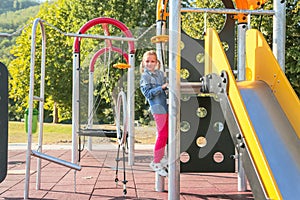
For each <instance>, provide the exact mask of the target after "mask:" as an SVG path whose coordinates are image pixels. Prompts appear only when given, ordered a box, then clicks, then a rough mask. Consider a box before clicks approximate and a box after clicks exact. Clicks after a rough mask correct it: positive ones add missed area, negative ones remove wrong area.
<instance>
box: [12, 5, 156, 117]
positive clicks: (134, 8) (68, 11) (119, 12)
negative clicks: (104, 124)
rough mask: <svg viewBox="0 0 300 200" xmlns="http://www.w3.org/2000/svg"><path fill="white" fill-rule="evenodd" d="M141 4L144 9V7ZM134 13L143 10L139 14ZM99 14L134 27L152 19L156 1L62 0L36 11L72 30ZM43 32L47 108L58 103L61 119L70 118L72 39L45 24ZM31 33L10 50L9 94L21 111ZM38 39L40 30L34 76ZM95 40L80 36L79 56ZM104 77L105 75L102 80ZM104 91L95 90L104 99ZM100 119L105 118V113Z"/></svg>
mask: <svg viewBox="0 0 300 200" xmlns="http://www.w3.org/2000/svg"><path fill="white" fill-rule="evenodd" d="M144 8H147V9H146V10H144ZM137 13H142V14H141V15H139V14H137ZM99 16H106V17H112V18H115V19H119V20H120V19H121V20H120V21H122V22H124V23H125V24H126V25H127V26H128V27H129V28H136V27H138V26H140V25H144V26H146V25H148V24H152V23H154V22H155V2H153V1H146V0H144V1H138V2H137V1H133V0H131V1H127V2H126V3H124V1H120V0H115V1H108V2H103V1H100V0H87V1H84V2H82V1H80V0H61V1H57V2H54V3H45V4H43V6H42V7H41V9H40V12H39V13H38V15H37V17H39V18H41V19H43V20H45V21H46V22H47V23H49V24H51V25H52V26H55V27H56V28H58V29H60V30H61V31H62V32H65V33H75V32H77V31H78V30H79V28H80V27H81V26H82V25H83V24H85V23H86V22H87V21H89V20H91V19H93V18H96V17H99ZM127 22H128V23H127ZM99 30H100V28H98V29H97V28H96V29H93V30H91V31H90V32H89V34H99V33H101V32H100V31H99ZM113 31H115V30H112V34H114V33H115V32H113ZM46 33H47V56H46V57H47V58H46V79H45V80H46V84H45V85H46V88H45V96H46V108H47V109H48V110H53V105H57V107H58V109H59V113H60V118H61V120H63V119H70V118H71V102H72V101H71V99H72V45H73V40H74V39H73V38H68V37H65V36H64V35H62V34H61V33H60V32H59V31H57V30H55V29H54V28H53V27H51V26H48V25H47V26H46ZM117 34H118V33H117ZM30 35H31V31H30V27H29V28H27V29H26V30H25V31H24V32H23V33H22V35H21V36H20V37H18V38H17V41H16V45H15V46H14V48H13V50H12V51H11V52H12V54H13V55H14V56H15V57H16V59H15V60H13V61H12V62H11V63H10V65H9V69H10V72H11V75H12V79H13V80H12V81H11V93H10V96H11V97H12V98H13V99H14V100H15V102H16V106H17V107H18V110H17V111H18V112H22V110H24V108H25V107H27V103H25V102H26V101H27V95H28V89H29V88H28V87H29V65H30V40H29V38H30ZM40 43H41V39H40V34H38V35H37V51H36V66H37V67H36V74H37V75H36V80H38V78H39V75H38V74H39V73H38V72H39V67H38V66H40V57H41V55H40V54H41V50H40V48H41V47H40ZM97 44H99V41H96V40H88V39H83V43H82V48H81V57H82V58H84V57H86V56H87V55H89V54H90V53H91V52H93V51H95V49H96V45H97ZM125 48H126V47H125ZM114 73H115V74H114V75H113V76H112V79H113V81H114V82H115V83H116V82H117V80H118V79H119V77H120V72H118V71H117V70H115V71H114ZM103 80H104V78H103V79H102V80H101V81H103ZM37 83H38V82H37ZM37 83H36V91H35V93H36V94H38V90H39V84H37ZM113 86H114V84H112V85H111V86H110V87H109V88H106V90H108V91H109V92H111V91H112V89H113ZM109 92H108V93H109ZM106 93H107V92H106ZM106 93H105V90H102V91H98V95H101V96H104V98H105V99H106V100H107V99H108V98H107V94H106ZM107 103H108V102H107V101H106V102H105V103H104V105H105V106H106V104H107ZM109 112H110V113H112V110H111V109H110V111H109ZM106 114H107V113H105V115H106ZM103 119H105V116H104V117H103Z"/></svg>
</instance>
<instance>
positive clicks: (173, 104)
mask: <svg viewBox="0 0 300 200" xmlns="http://www.w3.org/2000/svg"><path fill="white" fill-rule="evenodd" d="M247 2H248V1H247ZM249 2H250V1H249ZM253 2H254V1H253ZM257 2H260V3H262V2H263V1H257ZM223 3H224V4H225V6H226V9H201V8H193V9H192V8H183V9H181V4H180V1H170V3H169V11H170V12H169V13H166V10H167V9H166V4H167V1H159V3H158V10H160V11H162V12H159V13H160V14H161V13H163V14H162V15H160V14H158V16H159V17H158V19H159V20H158V22H157V24H158V26H157V36H155V37H153V39H152V42H153V43H156V45H157V50H158V57H159V60H160V61H161V63H164V62H165V58H166V55H164V54H163V53H162V52H163V51H161V50H164V45H165V43H166V42H167V41H168V42H169V56H168V59H169V62H168V64H169V69H163V70H165V72H166V73H168V74H169V85H170V89H169V108H170V109H169V122H170V124H169V128H170V129H169V136H170V137H169V145H168V149H169V151H168V152H169V176H168V177H169V189H168V190H169V199H172V200H173V199H175V200H176V199H178V198H179V193H180V192H179V188H180V178H179V174H180V167H181V169H187V170H189V169H191V168H190V167H184V166H187V165H191V163H192V162H193V159H192V161H188V162H186V163H182V162H181V163H180V159H179V158H180V153H182V150H183V149H184V150H187V148H188V147H187V146H184V145H185V144H191V143H193V145H195V144H196V145H197V146H196V149H198V150H199V149H200V150H201V149H202V150H204V149H205V148H207V149H209V151H208V150H206V151H205V152H208V153H210V152H212V153H213V152H214V147H215V146H214V144H216V143H205V142H203V141H205V137H204V138H202V137H199V136H203V135H197V136H196V135H195V136H194V135H193V136H194V139H195V140H191V138H188V139H189V141H184V138H187V137H182V135H181V134H182V133H180V131H182V130H180V129H179V127H181V129H182V127H188V126H179V125H181V124H183V125H185V124H186V123H180V117H181V116H183V115H180V114H181V112H180V108H181V106H188V104H186V105H185V104H184V100H182V99H181V94H192V95H194V94H199V93H201V91H202V92H205V93H209V95H210V96H208V97H201V98H202V100H203V99H205V98H206V99H208V98H209V103H211V102H214V101H215V100H214V97H216V100H217V101H218V102H214V103H215V104H214V105H212V110H211V112H212V113H213V114H215V113H220V114H222V113H223V112H224V113H223V115H215V116H216V118H215V119H216V121H217V122H218V121H220V120H221V118H225V119H226V123H227V124H220V123H218V124H217V126H216V127H217V130H222V136H223V131H225V132H226V131H227V130H226V129H227V128H226V127H227V126H228V129H229V130H228V134H227V135H226V134H224V135H226V140H223V141H228V143H229V144H230V145H229V146H230V147H229V148H230V149H229V151H228V152H230V153H228V154H227V153H226V154H224V152H225V151H227V150H228V147H227V146H226V145H224V148H225V149H224V151H222V152H223V155H225V156H224V158H225V159H223V160H222V162H220V163H221V164H222V163H225V161H227V160H228V162H230V163H231V164H232V163H233V162H234V161H230V160H229V159H228V156H227V155H233V154H234V153H233V151H234V149H233V147H234V146H233V145H231V143H232V141H231V140H230V141H229V140H227V138H229V139H231V138H232V140H233V143H234V144H235V147H237V149H236V150H237V152H238V155H237V157H239V160H243V162H240V166H242V165H243V166H245V167H239V169H243V168H245V170H246V174H247V177H248V179H249V182H250V184H251V189H252V190H253V193H254V196H255V197H257V198H272V199H273V198H274V199H281V198H291V197H292V196H297V195H299V194H298V193H297V192H298V191H299V188H297V186H295V187H293V188H292V189H291V188H287V187H288V186H289V185H290V184H288V183H287V180H288V179H286V178H285V177H283V175H282V174H283V171H282V169H280V167H277V166H278V163H279V162H280V161H281V160H279V161H278V160H276V159H274V156H272V154H274V152H273V150H272V149H271V150H270V149H269V148H268V143H269V141H266V139H265V138H263V137H261V134H260V132H259V131H257V129H260V128H262V126H261V122H260V123H258V122H256V120H257V119H256V118H255V117H253V116H254V115H255V112H253V113H254V114H253V113H252V112H250V111H251V110H252V106H253V102H251V103H247V101H248V100H249V99H250V100H251V99H252V100H255V103H258V104H262V107H263V110H264V111H266V112H265V113H270V115H269V116H267V117H265V118H264V119H260V120H266V121H265V122H266V123H267V124H268V126H267V128H266V129H264V131H265V132H268V133H271V134H272V133H274V134H272V135H269V137H268V138H270V137H274V140H272V142H274V144H277V145H278V146H279V147H280V148H277V149H283V153H284V155H283V154H282V153H281V154H280V152H277V151H276V153H279V155H282V156H285V155H288V156H287V158H286V159H285V160H284V162H285V163H284V164H285V165H284V166H283V168H285V169H286V168H292V170H291V172H290V173H289V174H288V176H287V177H288V178H289V179H290V180H292V183H294V184H295V185H296V184H297V182H299V179H298V177H299V169H298V167H297V166H299V159H298V158H297V157H296V156H295V155H296V153H295V151H294V148H295V149H298V147H299V144H298V143H297V142H295V141H298V139H299V134H300V133H299V125H298V124H297V119H299V114H297V113H295V111H294V110H299V99H298V98H297V97H296V96H295V93H294V92H293V90H292V89H291V88H290V85H289V83H288V82H287V81H286V79H285V76H284V74H283V73H282V72H281V71H280V70H279V67H278V66H279V65H278V64H276V63H277V61H276V60H275V59H273V56H272V55H271V54H270V50H266V49H268V48H266V46H267V45H265V42H263V41H264V40H263V39H262V37H261V35H260V34H259V33H253V31H252V30H250V31H248V32H247V34H248V33H249V35H248V36H246V30H247V29H248V28H247V25H246V26H245V24H246V23H247V22H248V21H247V20H245V17H246V18H247V19H249V18H250V16H251V14H259V15H260V14H266V15H274V27H275V26H277V28H275V29H274V37H273V38H274V43H273V53H274V55H275V57H276V58H277V60H278V63H280V66H281V68H282V70H283V68H284V42H283V41H284V36H285V34H284V29H283V28H280V27H284V26H283V25H282V24H281V25H280V23H283V24H284V20H283V18H284V16H283V14H284V12H283V10H284V7H285V3H284V2H280V1H277V0H275V1H274V11H265V10H247V9H249V8H250V7H249V6H248V5H246V6H245V4H239V3H242V1H236V6H237V8H238V9H233V8H234V6H233V4H232V2H231V1H229V0H224V1H223ZM181 12H202V13H223V14H227V15H237V16H238V20H240V21H239V22H240V23H239V24H238V27H239V28H238V45H237V46H238V52H240V53H239V54H238V68H237V73H235V75H237V76H238V80H239V81H240V82H239V83H238V84H236V83H235V78H234V76H233V74H232V72H231V71H232V70H233V66H234V64H233V61H232V59H233V54H230V53H232V52H233V49H234V45H233V44H234V43H232V41H233V38H234V37H233V36H234V32H233V30H230V31H232V32H231V34H229V35H228V36H225V35H224V36H222V33H220V36H218V37H220V39H221V41H223V40H224V39H225V38H227V37H230V38H231V40H230V41H228V40H227V41H226V42H227V44H228V45H229V47H230V48H229V51H226V53H224V51H223V48H222V47H221V46H222V45H221V42H220V39H218V37H217V36H216V34H215V32H214V31H213V30H211V29H207V30H206V29H205V32H206V40H205V51H203V49H201V47H200V46H201V45H199V46H197V47H192V46H191V45H185V48H183V49H181V48H180V46H179V42H180V41H183V40H184V39H186V38H183V37H182V35H183V34H181V32H182V31H181V29H180V13H181ZM167 15H169V27H168V28H169V36H168V37H166V36H165V34H166V33H165V31H166V27H165V25H166V17H167ZM227 20H229V21H228V23H231V25H232V26H231V28H234V26H233V25H234V20H233V19H232V18H229V17H228V18H227ZM108 21H109V22H112V23H113V24H114V25H116V22H115V21H114V20H110V19H109V20H108ZM105 22H107V21H105ZM105 22H104V21H102V20H100V19H95V20H92V21H91V22H89V23H88V25H85V26H84V27H82V29H81V30H80V31H79V33H77V34H73V33H63V34H64V35H65V36H69V37H76V40H75V42H74V59H73V124H72V127H73V132H72V135H73V138H72V141H73V154H72V163H70V162H64V161H62V160H59V159H57V158H53V157H51V156H49V155H46V154H43V153H41V152H40V150H41V149H42V148H41V144H39V148H38V151H32V150H31V132H32V130H30V127H31V126H32V124H30V123H31V121H32V110H33V107H32V106H30V107H29V116H28V117H29V119H28V121H29V122H28V123H29V130H28V131H29V134H28V151H27V158H26V159H29V161H28V162H29V165H30V156H31V155H33V156H36V157H38V158H43V159H48V160H50V161H52V162H56V163H58V164H61V165H64V166H67V167H70V168H73V169H76V170H80V166H79V165H77V164H75V163H77V160H78V155H77V135H78V134H79V133H81V134H84V131H83V129H81V126H80V119H79V118H80V117H79V113H78V112H79V107H80V105H79V103H80V99H79V85H78V84H79V81H78V80H79V75H80V63H79V53H80V51H79V45H80V40H81V38H92V39H104V40H107V41H109V40H113V39H115V40H120V41H128V42H130V43H131V42H134V41H136V39H134V38H133V37H132V36H131V35H128V37H114V36H109V35H108V34H107V35H104V36H102V35H89V34H85V32H86V31H87V30H88V29H89V28H90V27H92V26H93V25H96V24H98V23H100V24H101V23H105ZM38 23H39V24H40V25H41V27H42V28H41V29H42V34H43V35H44V32H43V21H42V20H39V19H38V20H36V21H35V23H34V27H36V26H37V25H38ZM248 23H249V22H248ZM248 26H249V24H248ZM226 27H227V28H228V25H227V26H226ZM33 32H34V33H35V28H33ZM32 38H33V41H34V40H35V34H33V36H32ZM167 38H169V39H167ZM43 41H45V38H44V36H43ZM246 41H247V42H246ZM253 41H255V42H253ZM184 42H185V43H186V44H189V43H188V42H189V39H186V41H184ZM33 43H35V41H34V42H33ZM199 43H201V42H199ZM252 43H253V44H252ZM108 44H109V43H108ZM202 44H203V45H204V42H202ZM260 44H263V45H262V46H260ZM203 45H202V46H203ZM33 46H34V45H33ZM43 46H45V43H44V42H43ZM129 46H130V45H129ZM278 47H280V48H278ZM33 49H34V48H32V51H33V52H32V58H34V50H33ZM42 49H44V50H45V48H44V47H43V48H42ZM44 50H43V52H42V65H43V64H44V63H45V60H44V59H45V58H44ZM104 51H105V50H104ZM257 51H259V52H262V53H263V54H262V55H263V59H262V57H258V56H257V54H256V53H255V52H257ZM193 52H196V53H202V54H203V55H205V67H204V63H202V64H201V63H196V65H198V66H199V65H200V66H203V67H202V68H201V67H200V68H201V70H200V73H199V70H198V69H195V68H194V67H191V68H189V67H187V66H185V63H186V64H187V65H189V64H190V63H192V62H191V61H187V62H186V61H185V60H184V58H185V55H184V54H185V53H186V55H189V56H191V55H190V54H191V53H193ZM245 52H247V57H245V56H244V55H245ZM266 52H268V53H266ZM225 54H226V56H225ZM216 55H218V57H216ZM219 55H220V56H219ZM248 55H252V57H251V56H250V57H248ZM193 56H194V57H195V55H193ZM193 56H191V57H193ZM259 60H264V61H266V63H268V65H270V68H267V69H266V68H264V69H263V70H262V69H261V68H259V66H262V65H263V64H262V63H260V62H259ZM133 61H134V48H131V49H130V50H129V64H130V63H132V62H133ZM181 61H182V62H181ZM133 63H134V62H133ZM31 64H32V65H31V66H34V59H33V60H32V61H31ZM130 65H131V64H130ZM191 66H194V65H191ZM124 67H126V68H127V67H128V65H124ZM185 67H186V69H187V70H192V71H191V73H190V74H191V76H190V78H188V80H187V82H181V81H182V80H181V78H180V68H185ZM41 68H42V70H41V72H42V74H41V77H43V66H42V67H41ZM133 68H134V67H131V68H129V69H128V80H129V84H128V89H127V90H128V93H129V97H130V98H129V99H128V100H127V101H126V98H124V97H126V96H125V95H123V94H121V93H120V96H119V98H118V102H119V101H120V103H119V104H118V105H117V110H118V111H120V110H122V109H121V108H123V114H124V109H125V108H126V107H125V106H124V105H125V104H126V105H127V110H128V115H127V116H123V120H125V121H123V125H124V126H125V125H126V124H127V123H126V121H128V131H124V130H126V128H125V127H124V128H120V125H119V124H118V125H117V127H118V128H117V131H118V130H119V133H117V135H118V136H117V137H118V138H119V146H118V153H119V150H120V148H123V147H124V144H125V140H126V139H125V138H127V132H128V134H129V137H128V138H129V141H128V142H129V163H131V164H133V150H134V147H133V146H131V145H132V144H133V142H132V141H133V138H134V129H133V119H134V118H133V117H134V113H133V111H134V99H131V98H133V96H134V95H133V93H132V92H133V85H132V83H133V82H130V81H133V80H134V74H133ZM31 71H32V70H31ZM249 72H251V73H249ZM31 73H33V72H31ZM220 74H221V75H220ZM274 74H276V77H274ZM206 75H207V76H206ZM202 76H205V77H204V78H203V79H202V81H200V78H201V77H202ZM31 77H32V74H31ZM41 80H42V79H41ZM244 80H246V81H244ZM190 81H192V82H190ZM257 81H258V82H257ZM262 81H263V82H266V83H267V85H266V84H264V83H263V84H262V83H261V82H262ZM282 83H283V84H282ZM41 84H42V81H41ZM41 86H42V85H41ZM33 88H34V87H33V86H32V87H31V91H33ZM41 88H42V87H41ZM270 88H271V91H272V92H273V94H272V93H270ZM41 91H42V90H41ZM249 91H250V92H249ZM282 91H285V92H282ZM251 92H253V93H254V94H258V97H256V96H255V95H254V96H255V98H254V96H252V95H253V94H249V93H251ZM212 93H213V94H212ZM262 93H266V96H261V94H262ZM240 94H241V95H240ZM184 96H185V95H184ZM241 96H242V97H241ZM285 96H289V97H290V98H291V99H293V101H292V103H291V104H289V105H288V106H287V105H285V104H284V103H283V101H284V98H283V97H285ZM249 97H250V98H249ZM197 98H198V97H197ZM195 99H196V98H194V99H193V101H194V102H195V101H196V100H197V101H198V99H196V100H195ZM274 99H275V100H274ZM29 100H30V102H32V101H33V100H38V101H40V108H41V105H42V103H43V94H42V92H41V94H40V96H39V97H35V96H33V93H30V95H29ZM265 101H267V102H270V103H269V104H270V105H271V106H270V107H264V104H263V103H264V102H265ZM125 102H127V103H125ZM276 102H277V103H276ZM209 103H207V104H209ZM122 105H123V106H122ZM244 105H245V106H244ZM218 106H219V107H218ZM250 108H251V109H250ZM213 109H215V110H213ZM276 109H279V110H282V111H283V112H281V111H279V113H280V114H278V113H277V112H271V111H272V110H276ZM192 110H195V109H192ZM203 110H204V109H202V108H200V109H199V111H200V114H201V113H202V114H203V113H205V112H203ZM253 110H254V109H253ZM41 111H43V110H40V112H39V113H42V112H41ZM226 111H230V112H229V113H228V112H226ZM119 113H120V112H119ZM125 113H126V112H125ZM237 113H238V114H239V115H237ZM183 114H184V113H183ZM40 115H41V114H40ZM200 116H201V115H200ZM270 116H272V117H270ZM198 117H199V116H198ZM117 118H118V121H120V118H121V116H120V115H119V114H118V117H117ZM42 120H43V118H40V121H42ZM274 120H275V121H276V120H279V121H282V127H287V128H286V129H284V130H283V129H281V128H280V127H278V126H277V125H276V124H274V123H273V122H274ZM40 124H42V123H40ZM189 124H190V125H194V124H199V122H196V123H194V122H193V123H189ZM273 126H274V127H275V128H274V129H272V128H271V127H273ZM291 127H292V128H291ZM191 128H193V127H191ZM41 130H42V127H40V131H41ZM120 130H123V131H120ZM197 131H198V129H197V130H194V131H191V132H197ZM205 131H206V132H207V131H208V130H204V131H201V132H202V133H203V132H205ZM293 131H294V132H293ZM182 132H186V131H182ZM219 132H221V131H219ZM285 132H287V133H288V134H286V135H283V133H285ZM94 134H98V133H94ZM99 134H100V135H101V134H102V133H101V132H99ZM104 134H105V133H104ZM114 134H115V133H114ZM197 134H198V133H197ZM295 135H296V136H298V138H297V137H296V138H294V137H295ZM205 136H206V135H205ZM208 136H209V135H208ZM275 136H276V137H275ZM276 138H283V140H282V141H284V142H281V140H280V139H279V140H277V139H276ZM213 139H215V142H218V141H219V140H222V138H221V137H219V138H217V137H214V138H213ZM272 139H273V138H272ZM181 140H182V141H183V142H182V143H181ZM206 141H207V142H210V141H208V138H206ZM230 142H231V143H230ZM224 143H227V142H224ZM182 144H183V146H182ZM203 144H206V145H205V146H202V145H203ZM237 145H238V146H237ZM288 145H290V146H291V147H289V146H288ZM131 151H132V152H131ZM187 151H188V150H187ZM130 152H131V153H130ZM190 152H193V151H190ZM196 152H197V151H196ZM198 152H199V155H200V157H201V155H202V154H201V152H200V151H198ZM123 153H124V149H123ZM188 153H189V152H188ZM199 155H196V156H198V157H199ZM207 155H208V154H207ZM193 156H194V155H193V154H190V158H191V157H193ZM210 156H211V154H210ZM282 156H279V157H281V158H282ZM117 157H118V156H117ZM123 157H124V156H123ZM123 163H124V162H123ZM194 163H196V162H194ZM220 163H219V164H217V165H216V166H217V167H219V166H220V165H221V164H220ZM249 163H251V165H249V166H247V164H249ZM273 163H276V164H277V165H273ZM295 163H296V164H295ZM27 165H28V164H27ZM117 165H118V164H117ZM180 165H181V166H180ZM231 167H232V166H231ZM117 168H118V167H117ZM192 169H193V170H199V168H198V167H197V166H193V168H192ZM224 169H228V167H225V168H224ZM202 170H203V169H202ZM231 170H232V169H231ZM75 175H76V173H75ZM75 175H74V176H75ZM116 175H117V171H116ZM26 177H29V170H28V169H26ZM116 178H117V176H116ZM75 180H76V179H75V178H74V181H75ZM125 181H126V179H125V174H124V182H123V183H124V191H125V189H126V182H125ZM28 183H29V178H26V183H25V192H24V197H25V198H28V192H27V193H26V191H28ZM37 183H39V182H38V181H37ZM293 189H294V190H295V191H292V190H293ZM124 193H125V192H124Z"/></svg>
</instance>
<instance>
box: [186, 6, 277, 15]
mask: <svg viewBox="0 0 300 200" xmlns="http://www.w3.org/2000/svg"><path fill="white" fill-rule="evenodd" d="M181 12H198V13H215V14H252V15H274V14H275V12H274V10H239V9H225V8H219V9H218V8H182V9H181Z"/></svg>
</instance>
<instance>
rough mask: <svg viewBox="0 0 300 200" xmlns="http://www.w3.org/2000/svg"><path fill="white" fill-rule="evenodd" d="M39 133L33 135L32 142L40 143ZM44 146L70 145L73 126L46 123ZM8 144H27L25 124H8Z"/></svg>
mask: <svg viewBox="0 0 300 200" xmlns="http://www.w3.org/2000/svg"><path fill="white" fill-rule="evenodd" d="M38 131H39V130H37V132H36V133H34V134H32V142H33V143H37V142H38ZM43 132H44V134H43V144H58V143H70V142H71V139H72V125H71V124H52V123H44V131H43ZM8 143H27V133H26V131H25V122H12V121H10V122H9V124H8Z"/></svg>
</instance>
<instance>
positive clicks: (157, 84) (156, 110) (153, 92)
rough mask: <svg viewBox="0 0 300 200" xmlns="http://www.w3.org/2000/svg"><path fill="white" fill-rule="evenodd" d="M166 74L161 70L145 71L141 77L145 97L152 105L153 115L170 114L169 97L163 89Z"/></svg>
mask: <svg viewBox="0 0 300 200" xmlns="http://www.w3.org/2000/svg"><path fill="white" fill-rule="evenodd" d="M163 84H164V74H163V72H162V71H160V70H155V71H154V72H150V71H149V70H147V69H145V70H144V73H143V74H142V76H141V80H140V86H141V91H142V93H143V95H144V96H145V97H146V99H147V101H148V103H149V104H150V109H151V113H152V114H166V113H168V105H167V95H166V93H165V91H164V90H163V89H162V87H161V86H162V85H163Z"/></svg>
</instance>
